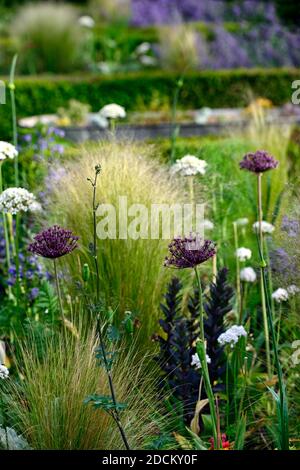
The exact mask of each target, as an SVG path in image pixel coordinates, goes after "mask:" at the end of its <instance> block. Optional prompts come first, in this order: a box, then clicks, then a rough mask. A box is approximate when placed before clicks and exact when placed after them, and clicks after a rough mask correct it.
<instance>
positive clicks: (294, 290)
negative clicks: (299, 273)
mask: <svg viewBox="0 0 300 470" xmlns="http://www.w3.org/2000/svg"><path fill="white" fill-rule="evenodd" d="M286 290H287V291H288V293H289V295H296V294H299V292H300V289H299V287H298V286H296V285H295V284H291V285H290V286H288V287H287V289H286Z"/></svg>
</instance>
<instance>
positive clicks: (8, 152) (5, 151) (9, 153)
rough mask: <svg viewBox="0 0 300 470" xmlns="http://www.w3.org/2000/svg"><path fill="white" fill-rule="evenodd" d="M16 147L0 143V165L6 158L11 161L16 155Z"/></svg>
mask: <svg viewBox="0 0 300 470" xmlns="http://www.w3.org/2000/svg"><path fill="white" fill-rule="evenodd" d="M18 153H19V152H18V151H17V149H16V147H15V146H14V145H12V144H9V143H8V142H4V141H3V140H1V141H0V163H1V162H2V161H4V160H6V159H7V158H10V159H11V160H13V159H14V158H15V157H17V155H18Z"/></svg>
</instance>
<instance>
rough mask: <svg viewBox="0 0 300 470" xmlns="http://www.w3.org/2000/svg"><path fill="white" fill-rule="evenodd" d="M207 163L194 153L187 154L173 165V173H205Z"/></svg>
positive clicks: (191, 174)
mask: <svg viewBox="0 0 300 470" xmlns="http://www.w3.org/2000/svg"><path fill="white" fill-rule="evenodd" d="M206 167H207V163H206V161H205V160H200V158H197V157H195V156H194V155H185V156H184V157H183V158H181V159H180V160H176V163H174V165H173V166H172V167H171V173H172V174H175V173H179V174H180V175H182V176H195V175H198V174H200V175H205V172H206Z"/></svg>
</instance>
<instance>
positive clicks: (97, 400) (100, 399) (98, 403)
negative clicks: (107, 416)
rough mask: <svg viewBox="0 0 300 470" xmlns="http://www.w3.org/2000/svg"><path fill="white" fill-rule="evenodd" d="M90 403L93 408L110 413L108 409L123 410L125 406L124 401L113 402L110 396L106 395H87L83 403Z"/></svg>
mask: <svg viewBox="0 0 300 470" xmlns="http://www.w3.org/2000/svg"><path fill="white" fill-rule="evenodd" d="M88 403H91V404H92V405H93V407H94V408H96V409H101V410H103V411H106V412H107V413H110V411H123V410H124V409H125V408H126V406H127V405H126V403H114V401H113V399H112V398H111V396H108V395H97V394H94V395H89V396H88V397H86V398H85V399H84V404H85V405H87V404H88Z"/></svg>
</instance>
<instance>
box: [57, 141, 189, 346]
mask: <svg viewBox="0 0 300 470" xmlns="http://www.w3.org/2000/svg"><path fill="white" fill-rule="evenodd" d="M152 155H153V148H152V147H151V146H147V147H146V146H145V145H143V144H137V143H132V142H125V141H124V142H121V143H118V142H102V143H99V144H96V145H94V146H91V147H90V148H89V147H87V146H86V147H83V148H82V149H81V150H80V158H77V159H76V160H73V161H71V162H69V163H68V164H67V165H66V173H65V175H63V176H62V177H61V179H60V181H59V182H55V184H54V185H53V189H52V193H51V195H50V201H49V202H50V204H49V213H48V216H49V218H50V219H51V218H52V219H55V220H58V217H59V220H60V221H61V223H64V224H65V225H66V226H67V227H70V228H71V229H73V230H75V231H76V234H77V235H79V237H80V241H81V247H80V249H79V250H78V251H77V253H78V256H77V258H73V259H71V258H69V259H65V260H64V262H65V263H66V264H67V266H68V268H69V269H70V271H71V274H73V275H74V276H78V272H80V271H81V269H80V266H82V265H83V264H84V263H85V262H89V260H90V253H89V251H88V249H86V248H85V247H88V246H89V245H90V242H91V227H92V215H91V211H90V204H91V199H90V197H89V194H90V187H89V186H90V183H89V182H88V181H87V178H89V177H90V173H91V168H94V167H95V165H97V164H98V163H100V164H101V167H102V173H101V180H100V181H99V185H98V187H97V195H96V199H97V202H99V203H100V204H103V203H104V204H107V203H109V204H112V205H113V206H114V207H115V208H116V214H117V215H118V212H119V208H120V199H119V198H120V196H126V197H127V206H128V208H129V207H130V206H131V205H132V204H136V203H139V204H144V205H145V206H146V207H147V208H148V213H149V216H150V208H151V204H153V203H155V204H162V203H163V204H168V205H172V204H175V203H180V202H182V201H183V200H184V197H185V195H184V190H183V187H182V184H183V183H182V182H181V181H177V180H176V181H174V180H173V181H171V180H170V177H169V172H168V169H167V168H165V167H163V166H162V165H160V164H159V163H158V162H157V161H155V160H154V159H151V158H150V157H151V156H152ZM62 194H63V195H64V196H63V197H62ZM100 220H102V218H100V217H99V221H100ZM130 220H131V219H130ZM130 220H129V222H130ZM119 225H120V224H117V227H116V237H117V239H115V240H114V239H109V238H107V239H105V240H101V239H99V240H98V253H97V254H98V265H99V271H100V274H99V275H100V284H101V294H102V296H103V297H105V298H106V300H107V301H108V302H109V303H110V302H112V301H113V302H117V303H118V305H119V312H120V315H121V314H122V312H124V311H125V310H128V309H129V310H132V309H134V310H135V311H136V312H137V316H138V317H139V319H140V321H141V328H142V331H143V334H144V335H147V336H148V337H150V335H151V334H152V332H153V330H154V328H155V326H156V324H157V320H158V312H157V305H158V304H159V302H160V299H161V297H162V294H163V286H164V284H165V281H166V280H167V279H168V278H169V276H170V273H168V270H166V269H164V268H163V266H162V261H161V260H162V259H163V257H164V253H165V245H166V241H165V240H161V239H138V240H133V239H131V238H128V239H127V240H126V239H119V236H120V227H119ZM159 232H160V235H161V229H160V230H159ZM119 318H120V316H119Z"/></svg>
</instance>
